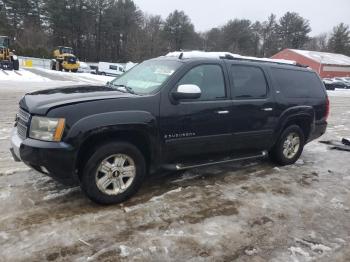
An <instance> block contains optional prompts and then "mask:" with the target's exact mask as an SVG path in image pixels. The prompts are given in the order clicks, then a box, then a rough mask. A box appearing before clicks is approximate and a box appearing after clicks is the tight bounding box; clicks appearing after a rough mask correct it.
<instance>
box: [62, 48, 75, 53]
mask: <svg viewBox="0 0 350 262" xmlns="http://www.w3.org/2000/svg"><path fill="white" fill-rule="evenodd" d="M60 52H61V54H73V53H74V52H73V48H70V47H61V48H60Z"/></svg>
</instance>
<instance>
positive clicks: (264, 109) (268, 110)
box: [262, 107, 273, 112]
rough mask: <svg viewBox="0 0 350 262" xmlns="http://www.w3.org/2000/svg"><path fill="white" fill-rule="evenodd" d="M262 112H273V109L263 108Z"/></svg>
mask: <svg viewBox="0 0 350 262" xmlns="http://www.w3.org/2000/svg"><path fill="white" fill-rule="evenodd" d="M262 110H263V111H266V112H271V111H273V108H272V107H266V108H263V109H262Z"/></svg>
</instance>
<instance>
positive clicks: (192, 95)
mask: <svg viewBox="0 0 350 262" xmlns="http://www.w3.org/2000/svg"><path fill="white" fill-rule="evenodd" d="M201 95H202V91H201V89H200V88H199V86H197V85H180V86H178V87H177V89H176V91H174V92H172V96H173V98H174V99H176V100H180V99H197V98H200V97H201Z"/></svg>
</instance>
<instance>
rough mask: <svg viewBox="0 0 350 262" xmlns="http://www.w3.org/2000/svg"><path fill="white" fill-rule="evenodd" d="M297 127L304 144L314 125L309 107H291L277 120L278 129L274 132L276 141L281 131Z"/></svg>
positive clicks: (313, 115)
mask: <svg viewBox="0 0 350 262" xmlns="http://www.w3.org/2000/svg"><path fill="white" fill-rule="evenodd" d="M291 125H297V126H299V127H300V128H301V130H302V131H303V134H304V139H305V143H306V142H307V141H308V139H309V137H310V134H311V132H312V130H313V128H314V125H315V112H314V110H313V108H312V107H311V106H301V107H293V108H290V109H288V110H287V111H285V112H284V113H283V114H282V116H281V117H280V120H279V125H278V128H277V129H276V130H275V135H276V136H275V137H276V140H275V142H276V141H277V140H278V138H279V137H280V135H281V134H282V132H283V130H285V129H286V128H287V127H288V126H291Z"/></svg>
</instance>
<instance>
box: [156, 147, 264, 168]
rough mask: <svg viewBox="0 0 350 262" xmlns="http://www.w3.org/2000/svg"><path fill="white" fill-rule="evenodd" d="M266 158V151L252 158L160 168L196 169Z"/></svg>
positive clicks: (169, 165) (172, 165)
mask: <svg viewBox="0 0 350 262" xmlns="http://www.w3.org/2000/svg"><path fill="white" fill-rule="evenodd" d="M266 156H267V151H263V152H261V153H260V154H259V155H252V156H246V157H238V158H230V159H228V158H226V159H223V160H219V161H213V160H210V161H208V162H205V163H198V164H189V165H186V164H167V165H163V166H162V167H163V168H164V169H166V170H186V169H191V168H196V167H205V166H211V165H217V164H224V163H230V162H239V161H244V160H253V159H259V158H265V157H266Z"/></svg>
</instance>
